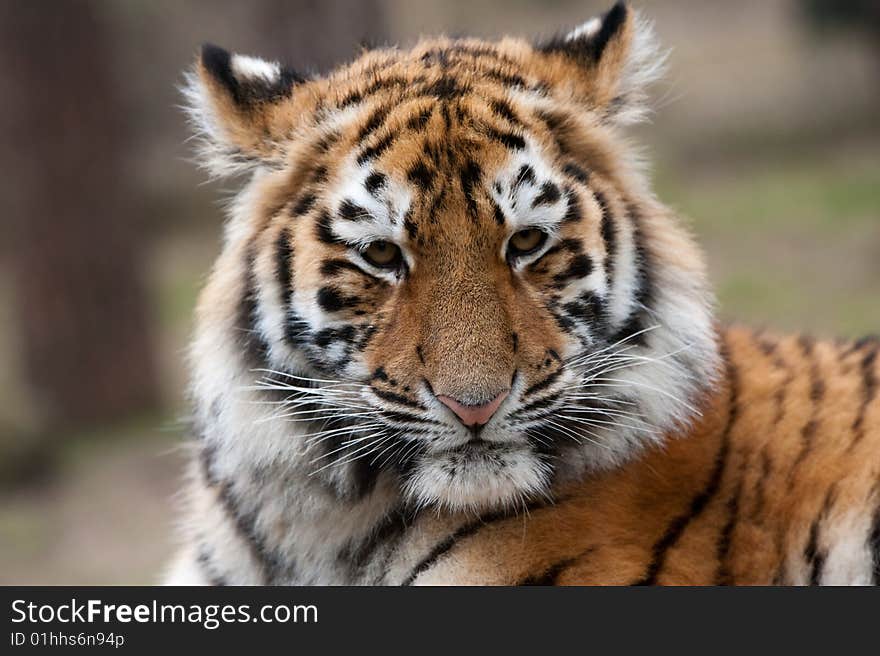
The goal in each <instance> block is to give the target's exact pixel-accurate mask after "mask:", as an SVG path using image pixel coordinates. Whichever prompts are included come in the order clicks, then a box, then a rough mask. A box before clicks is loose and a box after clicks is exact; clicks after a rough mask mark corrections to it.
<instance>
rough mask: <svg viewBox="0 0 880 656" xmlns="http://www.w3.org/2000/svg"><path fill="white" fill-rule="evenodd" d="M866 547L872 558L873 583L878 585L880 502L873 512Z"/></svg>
mask: <svg viewBox="0 0 880 656" xmlns="http://www.w3.org/2000/svg"><path fill="white" fill-rule="evenodd" d="M868 547H869V549H870V550H871V555H872V556H873V558H874V585H880V503H878V504H877V510H876V511H875V512H874V523H873V525H872V526H871V535H870V536H869V537H868Z"/></svg>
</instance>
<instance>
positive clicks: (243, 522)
mask: <svg viewBox="0 0 880 656" xmlns="http://www.w3.org/2000/svg"><path fill="white" fill-rule="evenodd" d="M212 461H213V449H212V448H210V447H208V446H205V447H203V448H202V452H201V464H202V474H203V476H204V479H205V482H206V484H207V485H208V486H209V487H211V488H213V489H215V490H216V491H217V497H218V499H219V500H220V504H221V507H222V508H223V510H224V512H225V514H226V516H227V517H228V518H229V520H230V521H231V522H232V525H233V526H234V527H235V530H236V533H238V535H239V538H240V539H241V540H242V542H244V543H245V545H247V547H248V549H249V550H250V552H251V555H252V557H253V558H254V560H255V561H256V563H257V564H258V566H259V568H260V573H261V575H262V576H261V578H262V580H263V584H264V585H268V584H271V583H274V582H276V580H277V577H278V575H279V574H280V573H282V571H283V572H287V573H290V574H292V573H293V572H295V569H296V568H295V565H294V563H293V562H288V563H283V562H282V560H281V559H280V558H279V557H278V556H277V555H276V554H274V553H272V550H270V549H269V548H268V546H267V545H266V543H265V541H264V540H263V538H262V537H261V536H260V535H259V533H258V531H257V527H256V524H257V514H256V512H249V513H242V512H241V511H240V509H239V507H238V499H237V498H236V495H235V491H234V490H233V484H232V481H228V480H220V479H219V478H217V477H216V476H215V475H214V472H213V469H212Z"/></svg>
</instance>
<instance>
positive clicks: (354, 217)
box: [339, 198, 372, 221]
mask: <svg viewBox="0 0 880 656" xmlns="http://www.w3.org/2000/svg"><path fill="white" fill-rule="evenodd" d="M339 216H341V217H342V218H343V219H345V220H346V221H364V220H366V219H369V218H371V217H372V215H371V214H370V213H369V212H368V211H367V210H366V208H364V207H361V206H360V205H358V204H357V203H355V202H353V201H351V200H349V199H348V198H346V199H345V200H343V201H342V203H341V204H340V205H339Z"/></svg>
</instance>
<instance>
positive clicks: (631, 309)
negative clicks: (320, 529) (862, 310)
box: [187, 4, 717, 510]
mask: <svg viewBox="0 0 880 656" xmlns="http://www.w3.org/2000/svg"><path fill="white" fill-rule="evenodd" d="M661 63H662V56H660V55H659V54H658V51H657V49H656V47H655V46H654V45H653V41H652V38H651V32H650V29H649V28H648V26H646V25H645V24H644V23H643V22H641V21H640V20H639V19H637V17H635V16H634V15H633V14H632V12H629V11H628V10H627V9H626V8H625V7H624V6H623V5H622V4H618V5H616V6H615V7H614V8H613V9H612V10H611V11H609V12H608V13H607V14H606V15H605V16H603V17H601V18H596V19H593V20H592V21H590V22H588V23H586V24H584V25H583V26H581V27H580V28H578V29H577V30H575V31H573V32H571V33H570V34H569V35H568V36H567V37H565V38H562V39H556V40H553V41H551V42H548V43H544V44H541V45H533V44H530V43H528V42H526V41H523V40H517V39H505V40H502V41H500V42H497V43H488V42H483V41H476V40H448V39H434V40H426V41H422V42H420V43H419V44H417V45H416V46H415V47H414V48H413V49H411V50H407V51H404V50H397V49H381V50H374V51H369V52H366V53H364V54H363V55H362V56H361V57H360V58H359V59H358V60H357V61H355V62H354V63H352V64H351V65H349V66H346V67H344V68H341V69H339V70H337V71H335V72H333V73H331V74H330V75H329V76H327V77H323V78H312V79H305V78H302V77H301V76H299V75H297V74H295V73H293V72H290V71H288V70H286V69H283V68H282V67H280V66H279V65H277V64H274V63H268V62H264V61H262V60H257V59H254V58H250V57H244V56H241V55H230V54H229V53H227V52H225V51H223V50H221V49H219V48H216V47H213V46H206V47H205V48H204V49H203V52H202V56H201V58H200V60H199V61H198V63H197V65H196V70H195V74H194V75H193V77H192V79H191V84H190V86H189V87H188V89H187V94H188V98H189V104H190V107H191V114H192V117H193V121H194V123H195V125H196V126H197V129H198V130H199V132H200V134H201V136H202V137H203V141H202V157H203V161H204V162H205V164H206V166H207V167H208V168H209V170H210V171H211V172H212V173H214V174H216V175H226V174H229V173H236V172H242V171H244V172H248V173H249V174H250V179H249V182H248V184H247V186H246V188H245V189H244V191H243V192H242V193H241V195H240V196H239V197H238V199H237V201H236V203H235V204H234V207H233V212H232V219H231V221H230V224H229V228H228V231H227V238H226V245H225V249H224V254H223V256H222V257H221V263H220V264H218V267H217V269H216V270H215V273H214V275H213V277H212V280H211V282H210V283H209V286H208V289H207V290H206V292H205V294H204V295H203V297H202V300H201V304H200V309H199V319H198V321H199V326H200V327H199V336H197V340H196V346H195V349H194V362H195V369H196V383H195V391H196V397H197V399H198V400H199V401H200V402H202V403H203V404H204V405H206V406H209V405H211V404H215V405H216V404H217V402H218V397H223V398H225V396H224V395H227V394H228V389H227V388H228V384H229V382H230V381H235V382H236V383H242V382H245V383H248V382H249V383H251V385H252V386H253V387H256V388H257V389H255V390H252V391H254V392H255V393H256V394H258V395H263V396H264V397H265V398H263V397H261V399H262V400H265V401H267V402H268V403H275V404H276V407H277V408H280V410H281V411H280V412H276V413H275V415H274V416H272V417H271V421H272V422H275V423H276V424H277V425H280V426H283V428H276V430H277V431H282V432H284V434H285V435H286V436H287V437H288V438H289V439H287V441H286V442H285V441H284V440H280V441H277V442H275V444H277V445H280V446H278V447H277V448H278V449H279V450H280V451H285V450H289V451H290V453H279V454H277V457H279V458H293V459H297V458H298V459H300V460H301V461H302V464H303V467H306V463H307V464H308V467H306V468H307V469H308V468H310V469H311V472H310V473H312V474H314V473H317V474H319V475H322V476H328V477H329V479H332V480H333V481H334V484H335V485H336V486H337V487H339V486H340V485H342V486H343V487H345V486H346V485H347V484H348V483H350V484H351V486H352V487H356V488H357V489H358V490H359V492H358V494H364V493H366V492H368V491H369V490H370V489H371V488H372V487H373V486H374V485H375V482H376V480H377V479H378V478H379V477H380V476H386V477H387V476H391V477H392V478H393V479H394V481H395V485H396V486H397V488H398V489H399V491H400V493H401V495H402V496H403V498H405V499H406V500H408V501H410V502H412V503H414V504H416V505H419V506H424V505H436V506H444V507H449V508H452V509H456V510H459V509H477V510H482V509H486V508H494V507H498V506H504V505H510V504H517V503H520V502H523V501H525V500H527V499H529V498H530V497H533V496H535V495H539V494H546V493H547V492H548V491H549V490H550V489H551V486H552V485H553V484H554V483H555V482H557V481H558V480H561V479H565V478H567V477H571V476H574V475H579V474H581V473H582V472H584V471H585V470H589V469H591V468H602V467H608V466H612V465H615V464H618V463H619V462H621V461H623V460H624V459H626V458H627V457H629V456H630V455H631V454H632V453H633V452H635V451H636V450H637V449H638V448H640V447H641V446H642V445H644V444H646V443H650V442H651V441H654V440H658V439H659V438H660V437H662V435H663V434H664V433H666V432H668V431H670V430H671V429H673V428H674V427H675V426H678V425H681V424H683V423H686V422H687V421H689V419H690V418H691V417H692V416H693V414H694V413H696V412H697V411H698V407H697V406H698V405H699V399H700V394H701V392H702V390H703V389H704V388H705V386H706V385H707V384H708V382H709V381H711V379H712V376H713V373H714V371H715V368H716V366H717V352H716V348H715V343H714V338H713V330H712V326H711V313H710V310H709V307H710V299H709V295H708V292H707V291H706V289H705V284H704V274H703V268H702V262H701V260H700V257H699V255H698V253H697V252H696V250H695V249H694V247H693V245H692V244H691V242H690V240H689V238H688V237H687V235H685V234H684V233H682V231H681V229H680V228H679V227H678V226H677V224H676V222H675V220H674V219H673V218H672V217H671V216H669V213H668V212H667V211H666V210H665V209H663V208H662V207H661V206H660V205H659V204H658V203H657V202H656V201H655V200H654V199H653V197H652V196H651V194H650V192H649V191H648V187H647V184H646V182H645V181H644V179H643V177H642V175H641V174H640V172H639V170H638V168H637V167H636V166H635V164H634V161H635V158H634V157H632V155H631V153H630V148H629V146H628V145H627V142H626V141H625V139H624V137H623V136H622V135H621V126H623V125H625V124H626V123H630V122H633V121H635V120H637V119H638V118H639V117H640V116H641V115H642V114H643V113H644V108H643V106H642V104H641V103H642V100H643V97H644V86H645V84H646V83H647V82H648V81H649V79H650V78H652V77H653V76H654V74H655V73H656V72H657V70H658V69H659V67H660V64H661ZM224 262H225V263H226V264H224ZM224 267H226V269H224ZM230 299H237V300H236V301H235V302H234V304H232V302H231V301H230ZM224 308H225V310H224ZM220 326H225V328H221V327H220ZM221 353H223V354H227V356H228V358H229V361H227V362H222V363H218V362H217V360H218V358H220V357H221V355H220V354H221ZM223 357H226V356H223ZM224 368H225V369H228V370H232V371H237V372H239V373H238V374H236V375H229V374H226V375H221V374H219V373H218V372H221V371H223V370H224ZM218 376H219V379H220V380H222V381H224V382H223V384H218V383H216V382H212V381H216V380H217V378H218ZM270 399H271V400H270ZM241 439H246V438H244V437H242V438H241ZM329 479H328V480H329ZM340 481H342V483H340Z"/></svg>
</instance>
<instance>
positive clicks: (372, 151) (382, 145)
mask: <svg viewBox="0 0 880 656" xmlns="http://www.w3.org/2000/svg"><path fill="white" fill-rule="evenodd" d="M393 142H394V135H393V134H386V135H385V136H384V137H382V138H381V139H379V141H377V142H376V143H375V144H373V145H372V146H369V147H367V148H364V150H363V151H361V154H360V155H358V158H357V163H358V165H363V164H366V163H367V162H368V161H369V160H371V159H373V158H375V157H379V156H380V155H381V154H382V153H384V152H385V151H386V150H388V148H389V147H390V146H391V144H392V143H393Z"/></svg>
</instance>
